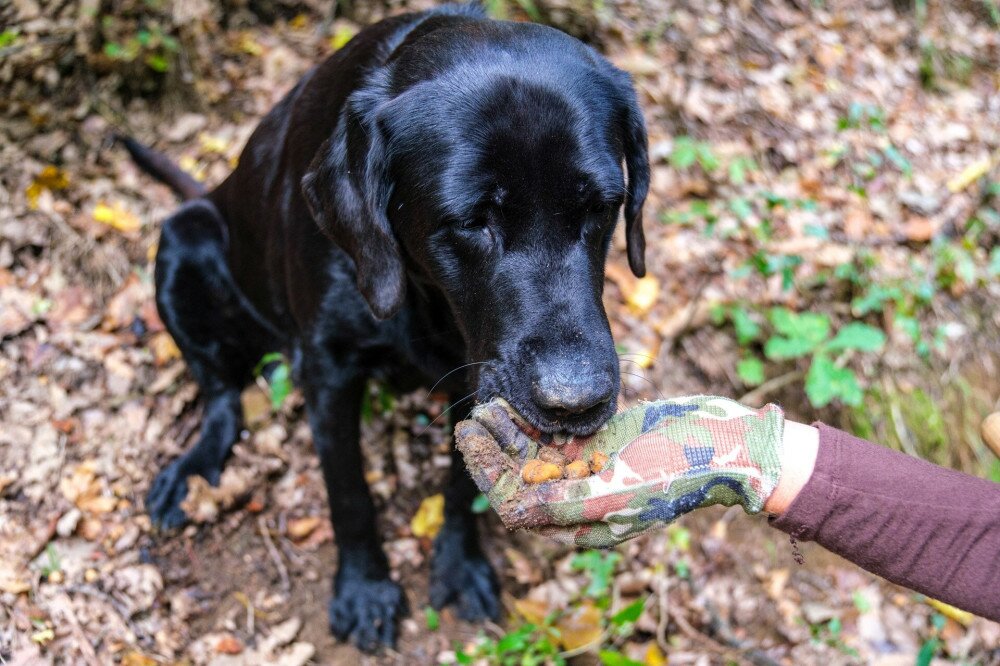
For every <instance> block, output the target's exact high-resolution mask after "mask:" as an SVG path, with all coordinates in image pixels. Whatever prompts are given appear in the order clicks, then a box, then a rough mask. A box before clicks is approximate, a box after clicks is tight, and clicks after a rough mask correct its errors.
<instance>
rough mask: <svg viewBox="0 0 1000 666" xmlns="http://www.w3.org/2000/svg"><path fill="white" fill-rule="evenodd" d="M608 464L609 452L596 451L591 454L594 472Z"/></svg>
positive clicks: (591, 468)
mask: <svg viewBox="0 0 1000 666" xmlns="http://www.w3.org/2000/svg"><path fill="white" fill-rule="evenodd" d="M607 464H608V454H606V453H602V452H600V451H594V452H593V453H592V454H590V471H591V473H593V474H597V473H599V472H600V471H601V470H603V469H604V466H605V465H607Z"/></svg>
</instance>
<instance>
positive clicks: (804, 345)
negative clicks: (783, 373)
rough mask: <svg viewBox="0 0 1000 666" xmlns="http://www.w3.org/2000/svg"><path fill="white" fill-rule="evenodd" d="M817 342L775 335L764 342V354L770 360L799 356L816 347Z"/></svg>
mask: <svg viewBox="0 0 1000 666" xmlns="http://www.w3.org/2000/svg"><path fill="white" fill-rule="evenodd" d="M816 347H817V344H816V343H815V342H811V341H809V340H806V339H805V338H784V337H781V336H780V335H776V336H774V337H772V338H770V339H768V341H767V342H766V343H765V344H764V355H765V356H767V357H768V358H769V359H771V360H772V361H783V360H787V359H792V358H801V357H802V356H805V355H807V354H809V353H810V352H812V351H813V350H814V349H816Z"/></svg>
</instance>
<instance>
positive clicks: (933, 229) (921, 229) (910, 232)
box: [904, 216, 938, 243]
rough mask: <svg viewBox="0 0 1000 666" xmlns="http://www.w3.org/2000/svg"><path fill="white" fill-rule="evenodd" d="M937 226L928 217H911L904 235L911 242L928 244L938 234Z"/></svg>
mask: <svg viewBox="0 0 1000 666" xmlns="http://www.w3.org/2000/svg"><path fill="white" fill-rule="evenodd" d="M937 229H938V227H937V224H935V222H934V221H933V220H930V219H928V218H926V217H916V216H915V217H911V218H910V219H908V220H907V221H906V226H905V227H904V233H905V234H906V237H907V238H908V239H910V240H911V241H914V242H917V243H926V242H927V241H929V240H931V239H932V238H934V235H935V234H937Z"/></svg>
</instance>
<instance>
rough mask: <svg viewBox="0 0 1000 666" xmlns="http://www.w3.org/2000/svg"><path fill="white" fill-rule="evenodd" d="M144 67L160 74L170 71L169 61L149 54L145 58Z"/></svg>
mask: <svg viewBox="0 0 1000 666" xmlns="http://www.w3.org/2000/svg"><path fill="white" fill-rule="evenodd" d="M146 66H147V67H149V68H150V69H151V70H153V71H154V72H160V73H161V74H162V73H163V72H165V71H167V70H168V69H170V61H169V60H167V59H166V58H164V57H163V56H161V55H158V54H156V53H151V54H149V55H148V56H146Z"/></svg>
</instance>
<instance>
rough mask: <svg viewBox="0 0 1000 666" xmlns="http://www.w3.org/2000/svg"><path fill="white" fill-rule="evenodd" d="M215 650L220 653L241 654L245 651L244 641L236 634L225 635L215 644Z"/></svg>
mask: <svg viewBox="0 0 1000 666" xmlns="http://www.w3.org/2000/svg"><path fill="white" fill-rule="evenodd" d="M215 651H216V652H218V653H219V654H240V653H241V652H243V643H241V642H240V641H239V639H237V638H236V637H235V636H229V635H227V636H223V637H222V638H220V639H219V642H218V643H216V644H215Z"/></svg>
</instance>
